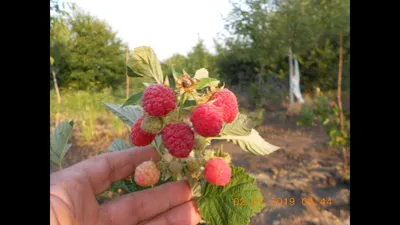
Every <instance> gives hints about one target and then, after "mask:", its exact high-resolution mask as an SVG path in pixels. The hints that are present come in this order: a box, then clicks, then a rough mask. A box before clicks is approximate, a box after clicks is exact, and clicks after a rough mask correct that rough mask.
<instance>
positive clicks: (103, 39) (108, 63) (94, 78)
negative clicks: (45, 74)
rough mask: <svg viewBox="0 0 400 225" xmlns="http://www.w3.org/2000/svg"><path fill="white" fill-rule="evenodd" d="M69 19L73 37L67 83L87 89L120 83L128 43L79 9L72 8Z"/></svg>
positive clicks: (99, 21) (122, 77) (76, 87)
mask: <svg viewBox="0 0 400 225" xmlns="http://www.w3.org/2000/svg"><path fill="white" fill-rule="evenodd" d="M68 22H69V24H70V26H71V28H70V32H71V37H72V41H71V43H70V46H69V47H70V52H71V60H70V62H69V63H70V67H71V73H70V75H69V78H68V84H69V85H70V86H72V87H73V88H75V89H90V90H101V89H102V88H105V87H115V86H117V85H120V84H122V83H123V82H124V81H125V79H124V76H122V75H123V74H125V49H126V47H127V46H126V45H125V44H123V43H122V41H121V40H120V39H119V38H117V37H116V33H115V32H113V31H112V29H111V27H110V26H109V25H108V24H106V23H105V22H104V21H101V20H99V19H97V18H95V17H93V16H91V15H89V14H88V13H85V12H83V11H82V10H75V11H74V12H73V16H72V17H71V19H70V20H69V21H68Z"/></svg>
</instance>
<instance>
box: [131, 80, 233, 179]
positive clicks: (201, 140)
mask: <svg viewBox="0 0 400 225" xmlns="http://www.w3.org/2000/svg"><path fill="white" fill-rule="evenodd" d="M142 107H143V109H144V112H145V113H144V115H143V116H142V117H140V118H139V119H138V120H137V121H136V122H135V123H134V124H133V125H132V128H131V140H132V143H133V144H134V145H136V146H146V145H149V144H151V143H152V142H153V141H154V139H155V138H156V137H157V136H158V135H160V136H161V139H162V142H163V146H164V147H165V149H166V150H168V153H167V154H164V155H163V160H162V162H161V163H163V164H162V165H161V164H158V165H156V164H155V163H154V162H152V161H148V162H145V163H143V164H141V165H140V166H138V167H137V168H136V171H135V175H134V177H135V181H136V183H137V184H138V185H140V186H151V185H154V184H156V183H157V182H158V180H159V178H160V170H161V172H163V173H164V172H165V173H167V174H170V175H178V174H180V173H183V172H184V171H189V172H190V173H191V174H192V175H193V176H195V177H197V178H199V177H203V178H204V179H205V180H206V181H207V182H209V183H211V184H214V185H220V186H225V185H227V184H228V183H229V182H230V179H231V167H230V165H229V164H230V161H231V159H230V156H229V154H226V153H224V154H225V155H221V156H215V154H212V155H210V154H209V153H207V151H206V150H204V147H205V146H206V145H207V138H208V137H215V136H218V135H219V134H220V133H221V130H222V128H223V126H224V123H232V122H233V121H234V120H235V119H236V116H237V114H238V111H239V108H238V102H237V99H236V96H235V95H234V94H233V93H232V92H231V91H230V90H228V89H226V88H224V89H221V90H218V91H216V92H215V93H213V94H212V95H211V96H209V99H208V101H206V102H205V103H203V104H199V105H196V106H195V108H194V109H193V110H192V111H191V112H190V114H189V115H188V116H189V117H190V118H189V120H188V121H185V120H183V119H182V118H176V117H175V114H173V113H172V112H173V111H175V112H177V111H178V112H179V113H178V114H177V115H180V110H182V107H183V106H182V105H181V104H180V105H178V103H177V96H176V93H175V92H174V91H173V90H172V89H171V88H169V87H167V86H165V85H163V84H153V85H150V86H148V87H147V88H146V89H145V90H144V92H143V95H142ZM193 149H196V151H198V152H196V154H195V155H196V157H193V156H194V155H193V154H192V153H193V152H192V151H193ZM160 165H161V166H160ZM199 174H200V175H199Z"/></svg>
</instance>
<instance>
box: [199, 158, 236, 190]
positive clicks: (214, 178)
mask: <svg viewBox="0 0 400 225" xmlns="http://www.w3.org/2000/svg"><path fill="white" fill-rule="evenodd" d="M231 176H232V170H231V167H230V166H229V165H228V163H227V162H226V161H225V160H224V159H223V158H221V157H216V158H212V159H210V160H209V161H208V162H207V164H206V166H205V168H204V178H205V179H206V181H207V182H209V183H211V184H215V185H219V186H225V185H227V184H229V182H230V181H231Z"/></svg>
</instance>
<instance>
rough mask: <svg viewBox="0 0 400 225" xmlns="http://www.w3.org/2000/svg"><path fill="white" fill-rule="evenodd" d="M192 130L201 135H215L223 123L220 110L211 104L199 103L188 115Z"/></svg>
mask: <svg viewBox="0 0 400 225" xmlns="http://www.w3.org/2000/svg"><path fill="white" fill-rule="evenodd" d="M190 121H191V122H192V124H193V128H194V130H195V131H196V132H197V133H198V134H199V135H201V136H203V137H215V136H217V135H218V134H219V133H220V132H221V130H222V125H223V123H224V121H223V116H222V111H221V109H220V108H219V107H217V106H215V105H212V104H208V103H205V104H201V105H199V106H197V107H196V109H194V110H193V111H192V113H191V115H190Z"/></svg>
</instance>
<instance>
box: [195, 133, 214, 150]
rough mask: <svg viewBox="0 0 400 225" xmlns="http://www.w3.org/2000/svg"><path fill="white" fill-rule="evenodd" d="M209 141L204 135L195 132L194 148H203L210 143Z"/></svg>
mask: <svg viewBox="0 0 400 225" xmlns="http://www.w3.org/2000/svg"><path fill="white" fill-rule="evenodd" d="M209 144H210V143H209V141H207V140H206V139H205V138H204V137H202V136H200V135H198V134H195V135H194V148H195V149H198V150H203V149H204V148H205V147H206V146H207V145H209Z"/></svg>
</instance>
